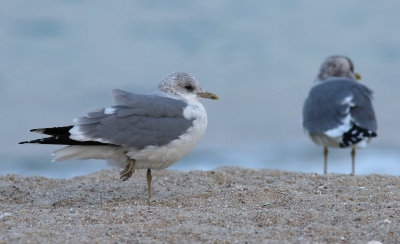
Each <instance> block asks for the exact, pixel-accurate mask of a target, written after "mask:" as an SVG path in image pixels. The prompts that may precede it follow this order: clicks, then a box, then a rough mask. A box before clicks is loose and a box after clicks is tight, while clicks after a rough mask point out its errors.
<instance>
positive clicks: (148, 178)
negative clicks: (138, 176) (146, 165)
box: [146, 169, 152, 206]
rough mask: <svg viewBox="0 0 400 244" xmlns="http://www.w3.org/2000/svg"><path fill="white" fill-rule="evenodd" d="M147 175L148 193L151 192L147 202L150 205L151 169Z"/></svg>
mask: <svg viewBox="0 0 400 244" xmlns="http://www.w3.org/2000/svg"><path fill="white" fill-rule="evenodd" d="M146 177H147V192H148V194H149V198H148V199H147V203H148V204H149V206H150V199H151V178H152V177H151V169H147V174H146Z"/></svg>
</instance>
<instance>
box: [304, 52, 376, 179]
mask: <svg viewBox="0 0 400 244" xmlns="http://www.w3.org/2000/svg"><path fill="white" fill-rule="evenodd" d="M360 79H361V76H360V75H359V74H357V73H354V65H353V62H352V61H351V60H350V59H349V58H348V57H345V56H330V57H328V58H327V59H326V60H325V61H324V62H323V63H322V65H321V68H320V71H319V74H318V76H317V79H316V82H315V84H314V85H313V87H312V88H311V90H310V93H309V94H308V97H307V99H306V101H305V103H304V107H303V127H304V130H305V132H306V133H307V134H308V135H309V137H310V138H311V140H312V141H313V142H314V143H315V144H317V145H322V146H323V147H324V174H326V173H327V157H328V147H338V148H347V147H351V148H352V150H351V157H352V169H351V174H352V175H354V173H355V153H356V148H363V147H365V146H366V145H367V143H368V142H369V141H370V139H371V137H376V136H377V134H376V129H377V124H376V119H375V113H374V109H373V107H372V102H371V99H372V91H371V90H370V89H369V88H368V87H366V86H364V85H362V84H360V83H359V82H358V81H357V80H360Z"/></svg>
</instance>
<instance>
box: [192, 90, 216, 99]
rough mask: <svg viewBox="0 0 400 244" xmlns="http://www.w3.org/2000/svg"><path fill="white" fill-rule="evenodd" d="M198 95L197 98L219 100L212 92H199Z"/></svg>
mask: <svg viewBox="0 0 400 244" xmlns="http://www.w3.org/2000/svg"><path fill="white" fill-rule="evenodd" d="M196 94H197V96H199V97H202V98H209V99H214V100H218V96H217V95H215V94H214V93H211V92H198V93H196Z"/></svg>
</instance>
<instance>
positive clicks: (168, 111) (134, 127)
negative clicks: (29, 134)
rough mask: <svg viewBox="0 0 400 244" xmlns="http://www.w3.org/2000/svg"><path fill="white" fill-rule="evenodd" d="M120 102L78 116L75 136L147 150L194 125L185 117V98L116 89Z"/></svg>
mask: <svg viewBox="0 0 400 244" xmlns="http://www.w3.org/2000/svg"><path fill="white" fill-rule="evenodd" d="M113 92H114V97H115V100H116V103H117V104H118V105H116V106H112V107H110V108H106V109H100V110H96V111H93V112H90V113H88V114H86V115H85V116H83V117H80V118H78V119H75V120H74V122H75V126H74V127H73V128H72V129H71V130H70V133H71V136H70V137H71V139H74V140H78V141H98V142H103V143H110V144H115V145H122V146H126V147H132V148H136V149H143V148H144V147H146V146H149V145H158V146H162V145H165V144H168V143H169V142H170V141H172V140H174V139H178V138H179V136H181V135H182V134H183V133H185V131H187V129H188V128H189V127H190V126H191V125H192V122H193V120H192V119H186V118H185V117H184V116H183V110H184V108H185V107H186V106H187V104H186V102H184V101H182V100H177V99H172V98H168V97H162V96H156V95H136V94H133V93H129V92H125V91H121V90H114V91H113Z"/></svg>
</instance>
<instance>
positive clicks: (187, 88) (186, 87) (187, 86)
mask: <svg viewBox="0 0 400 244" xmlns="http://www.w3.org/2000/svg"><path fill="white" fill-rule="evenodd" d="M185 89H186V90H187V91H190V92H191V91H193V86H192V85H186V86H185Z"/></svg>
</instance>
